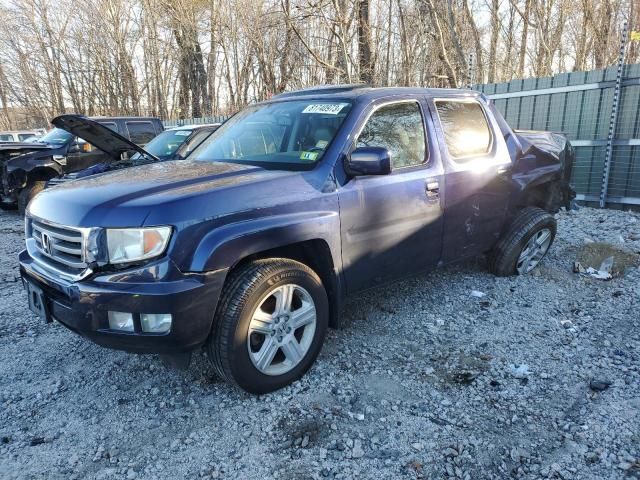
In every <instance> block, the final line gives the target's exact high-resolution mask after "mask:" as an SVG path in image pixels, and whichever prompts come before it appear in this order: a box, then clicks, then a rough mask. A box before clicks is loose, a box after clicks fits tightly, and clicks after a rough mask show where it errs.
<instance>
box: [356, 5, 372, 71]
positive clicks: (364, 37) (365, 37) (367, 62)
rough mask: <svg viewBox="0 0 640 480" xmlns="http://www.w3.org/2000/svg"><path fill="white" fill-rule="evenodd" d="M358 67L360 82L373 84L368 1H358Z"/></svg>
mask: <svg viewBox="0 0 640 480" xmlns="http://www.w3.org/2000/svg"><path fill="white" fill-rule="evenodd" d="M358 67H359V70H360V80H362V81H363V82H364V83H368V84H372V83H373V62H372V57H371V26H370V24H369V0H359V1H358Z"/></svg>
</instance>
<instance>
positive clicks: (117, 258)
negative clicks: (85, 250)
mask: <svg viewBox="0 0 640 480" xmlns="http://www.w3.org/2000/svg"><path fill="white" fill-rule="evenodd" d="M169 237H171V227H148V228H108V229H107V251H108V252H109V263H132V262H139V261H141V260H148V259H150V258H154V257H157V256H159V255H162V254H163V253H164V251H165V249H166V248H167V244H168V243H169Z"/></svg>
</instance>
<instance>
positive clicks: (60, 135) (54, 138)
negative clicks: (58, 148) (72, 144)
mask: <svg viewBox="0 0 640 480" xmlns="http://www.w3.org/2000/svg"><path fill="white" fill-rule="evenodd" d="M72 138H73V135H72V134H70V133H69V132H67V131H66V130H62V129H61V128H54V129H53V130H51V131H49V132H47V133H46V135H43V136H42V137H40V138H38V140H37V142H38V143H49V144H51V145H64V144H65V143H67V142H68V141H69V140H71V139H72Z"/></svg>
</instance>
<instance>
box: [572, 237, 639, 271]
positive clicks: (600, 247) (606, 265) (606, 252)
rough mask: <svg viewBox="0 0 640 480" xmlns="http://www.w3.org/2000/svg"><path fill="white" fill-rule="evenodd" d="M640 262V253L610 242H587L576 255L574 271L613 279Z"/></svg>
mask: <svg viewBox="0 0 640 480" xmlns="http://www.w3.org/2000/svg"><path fill="white" fill-rule="evenodd" d="M638 264H640V255H638V254H635V253H633V252H630V251H627V250H623V249H621V248H620V247H616V246H615V245H612V244H610V243H605V242H589V243H585V244H584V245H583V246H582V247H581V248H580V249H579V250H578V254H577V255H576V260H575V262H574V263H573V272H574V273H579V274H582V275H588V276H590V277H592V278H595V279H597V280H611V279H612V278H614V277H620V276H623V275H624V274H625V272H626V271H627V269H628V268H630V267H634V266H637V265H638Z"/></svg>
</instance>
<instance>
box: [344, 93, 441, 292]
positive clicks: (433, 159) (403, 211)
mask: <svg viewBox="0 0 640 480" xmlns="http://www.w3.org/2000/svg"><path fill="white" fill-rule="evenodd" d="M423 112H424V105H423V104H422V103H421V102H420V101H419V100H418V99H416V100H410V101H401V102H387V103H381V104H378V105H375V106H373V107H372V108H371V109H370V110H369V111H368V112H367V113H365V117H367V119H366V122H365V123H364V126H363V128H362V130H361V132H360V134H359V135H358V136H357V137H356V139H355V141H354V145H353V148H358V147H363V146H369V147H373V146H375V147H384V148H386V149H387V150H388V151H389V152H390V154H391V162H392V173H390V174H388V175H380V176H373V175H371V176H358V177H354V178H351V179H350V180H349V181H348V182H347V183H346V184H345V185H344V186H343V187H342V188H341V189H340V191H339V194H338V198H339V202H340V219H341V239H342V257H343V269H344V276H345V281H346V284H347V289H348V290H349V292H351V293H352V292H355V291H358V290H362V289H364V288H367V287H370V286H374V285H376V284H380V283H383V282H387V281H390V280H393V279H395V278H398V277H401V276H404V275H407V274H411V273H414V272H416V271H420V270H425V269H428V268H430V267H433V266H435V265H436V264H437V263H438V261H439V259H440V253H441V249H442V228H443V222H442V211H441V205H440V194H439V186H440V184H441V183H442V166H441V164H440V161H439V155H438V153H437V151H435V152H434V150H433V149H431V148H430V145H431V142H430V141H428V138H429V137H428V136H427V134H426V133H427V129H426V128H425V117H424V115H423Z"/></svg>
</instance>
